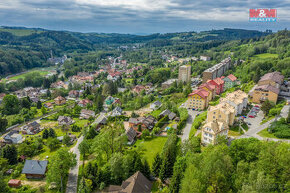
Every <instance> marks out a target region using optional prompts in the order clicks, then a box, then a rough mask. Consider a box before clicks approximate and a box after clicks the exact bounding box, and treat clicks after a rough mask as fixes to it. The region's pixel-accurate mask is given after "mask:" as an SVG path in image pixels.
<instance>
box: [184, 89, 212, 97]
mask: <svg viewBox="0 0 290 193" xmlns="http://www.w3.org/2000/svg"><path fill="white" fill-rule="evenodd" d="M195 94H197V95H199V96H200V97H202V98H206V97H208V95H209V92H208V91H206V90H204V89H197V90H195V91H194V92H193V93H191V94H189V95H188V96H192V95H195Z"/></svg>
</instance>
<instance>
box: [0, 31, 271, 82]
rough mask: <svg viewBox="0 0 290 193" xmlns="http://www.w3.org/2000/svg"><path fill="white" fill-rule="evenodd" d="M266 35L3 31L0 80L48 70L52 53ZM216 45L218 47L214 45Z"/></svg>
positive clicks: (240, 33) (0, 47)
mask: <svg viewBox="0 0 290 193" xmlns="http://www.w3.org/2000/svg"><path fill="white" fill-rule="evenodd" d="M268 34H269V33H266V32H259V31H253V30H242V29H224V30H211V31H204V32H199V33H196V32H180V33H167V34H152V35H145V36H140V35H131V34H113V33H111V34H105V33H77V32H68V31H51V30H45V29H40V28H21V27H1V28H0V76H3V75H7V74H11V73H17V72H21V71H23V70H27V69H30V68H34V67H42V66H47V65H48V64H47V63H46V61H47V59H48V58H49V56H50V51H52V52H53V54H54V55H55V56H61V55H63V54H67V55H70V54H71V53H86V52H90V51H98V50H102V51H107V50H115V49H116V48H117V47H118V46H121V45H128V44H133V43H142V44H143V45H144V46H149V47H163V46H170V45H179V44H184V43H186V44H188V43H194V42H215V43H216V42H225V41H228V40H239V39H249V38H258V37H261V36H265V35H268ZM213 45H215V44H214V43H213Z"/></svg>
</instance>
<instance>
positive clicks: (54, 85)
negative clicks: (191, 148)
mask: <svg viewBox="0 0 290 193" xmlns="http://www.w3.org/2000/svg"><path fill="white" fill-rule="evenodd" d="M50 88H64V89H68V84H66V83H64V82H63V81H58V82H55V83H52V84H51V85H50Z"/></svg>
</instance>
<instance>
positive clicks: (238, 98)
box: [220, 90, 248, 115]
mask: <svg viewBox="0 0 290 193" xmlns="http://www.w3.org/2000/svg"><path fill="white" fill-rule="evenodd" d="M223 102H225V103H229V104H230V105H232V106H233V107H234V108H235V112H236V115H239V114H241V113H242V111H243V109H244V108H246V107H247V104H248V95H247V94H246V93H245V92H243V91H241V90H236V91H235V92H232V93H228V94H227V95H226V97H225V98H221V99H220V103H223Z"/></svg>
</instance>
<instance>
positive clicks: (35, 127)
mask: <svg viewBox="0 0 290 193" xmlns="http://www.w3.org/2000/svg"><path fill="white" fill-rule="evenodd" d="M40 131H41V128H40V124H39V123H38V122H36V121H34V122H32V123H28V124H27V125H25V126H23V127H22V133H23V134H27V135H35V134H37V133H39V132H40Z"/></svg>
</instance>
